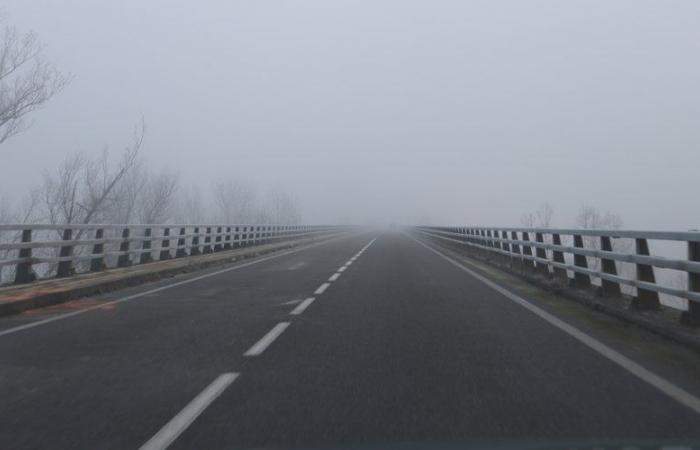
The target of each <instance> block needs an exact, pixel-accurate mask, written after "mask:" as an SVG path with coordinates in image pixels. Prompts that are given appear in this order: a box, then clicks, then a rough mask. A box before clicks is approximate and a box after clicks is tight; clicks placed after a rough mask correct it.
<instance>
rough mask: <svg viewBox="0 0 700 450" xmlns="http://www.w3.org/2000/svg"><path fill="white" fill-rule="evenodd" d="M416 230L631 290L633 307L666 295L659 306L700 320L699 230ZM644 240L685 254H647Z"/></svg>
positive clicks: (540, 269) (613, 292) (607, 288)
mask: <svg viewBox="0 0 700 450" xmlns="http://www.w3.org/2000/svg"><path fill="white" fill-rule="evenodd" d="M416 230H417V231H419V232H421V233H423V234H424V235H426V236H431V237H433V238H437V239H441V240H443V241H447V242H452V243H456V244H459V245H462V246H464V247H466V248H469V249H470V250H473V251H474V252H475V253H476V255H477V256H479V257H481V258H483V259H486V260H489V261H494V262H497V263H499V264H502V265H507V266H509V267H510V268H512V269H515V270H518V271H524V272H529V273H530V274H532V275H540V276H543V277H546V278H549V279H551V280H552V281H554V282H558V283H560V284H563V285H565V286H570V287H576V288H583V289H586V288H595V289H597V290H598V293H599V294H600V295H602V296H606V297H621V296H623V295H628V296H629V297H631V303H630V305H631V306H632V307H634V308H639V309H652V310H653V309H659V308H660V307H661V304H662V300H666V301H665V302H663V304H664V305H666V306H670V307H672V308H676V309H680V310H682V311H683V313H682V315H681V320H682V321H683V322H684V323H688V324H700V232H673V231H632V230H590V229H550V228H484V227H416ZM649 241H659V242H660V245H657V247H658V248H661V249H665V250H666V251H667V252H668V253H673V254H675V255H678V253H679V251H680V252H682V253H685V255H684V257H678V256H676V257H664V256H659V255H655V254H651V252H650V246H649ZM671 249H673V250H675V252H673V251H670V250H671ZM659 274H663V275H664V276H662V277H659V276H658V275H659ZM679 275H680V276H679ZM660 295H661V297H660ZM679 299H680V300H681V301H680V302H679V301H676V300H679Z"/></svg>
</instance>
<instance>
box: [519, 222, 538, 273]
mask: <svg viewBox="0 0 700 450" xmlns="http://www.w3.org/2000/svg"><path fill="white" fill-rule="evenodd" d="M522 233H523V242H529V241H530V233H528V232H527V231H523V232H522ZM526 256H532V246H530V245H527V244H523V269H525V268H527V269H528V270H530V271H534V270H535V265H534V264H533V261H532V260H531V259H527V258H526Z"/></svg>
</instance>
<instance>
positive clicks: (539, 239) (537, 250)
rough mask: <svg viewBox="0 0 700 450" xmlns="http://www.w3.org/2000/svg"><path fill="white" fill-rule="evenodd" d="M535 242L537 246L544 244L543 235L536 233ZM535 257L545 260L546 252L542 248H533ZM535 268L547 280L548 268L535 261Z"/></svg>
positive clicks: (544, 264)
mask: <svg viewBox="0 0 700 450" xmlns="http://www.w3.org/2000/svg"><path fill="white" fill-rule="evenodd" d="M535 241H536V242H537V243H539V244H544V235H543V234H542V233H540V232H536V233H535ZM535 256H537V257H538V258H541V259H547V250H545V249H543V248H542V247H535ZM535 268H536V269H537V271H538V272H539V273H541V274H542V275H544V276H545V277H548V278H549V266H548V265H547V264H546V263H543V262H539V261H535Z"/></svg>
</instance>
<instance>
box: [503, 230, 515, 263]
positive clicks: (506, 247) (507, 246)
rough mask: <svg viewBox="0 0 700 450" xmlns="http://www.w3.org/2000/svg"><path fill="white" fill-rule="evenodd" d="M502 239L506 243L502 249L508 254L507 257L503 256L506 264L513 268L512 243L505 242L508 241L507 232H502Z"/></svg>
mask: <svg viewBox="0 0 700 450" xmlns="http://www.w3.org/2000/svg"><path fill="white" fill-rule="evenodd" d="M501 239H503V240H504V241H503V242H501V249H502V250H503V251H504V252H507V253H508V254H507V255H503V258H504V259H505V262H506V264H507V265H508V267H513V254H512V253H511V251H510V243H508V242H505V240H507V239H508V232H507V231H501Z"/></svg>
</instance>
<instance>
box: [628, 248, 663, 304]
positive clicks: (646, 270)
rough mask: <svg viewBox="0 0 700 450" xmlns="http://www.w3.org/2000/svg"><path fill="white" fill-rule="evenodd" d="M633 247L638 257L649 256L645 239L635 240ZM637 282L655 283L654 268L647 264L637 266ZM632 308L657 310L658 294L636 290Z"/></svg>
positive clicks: (640, 289)
mask: <svg viewBox="0 0 700 450" xmlns="http://www.w3.org/2000/svg"><path fill="white" fill-rule="evenodd" d="M634 243H635V247H636V250H637V254H638V255H644V256H649V244H648V243H647V240H646V239H640V238H638V239H635V240H634ZM637 280H639V281H646V282H649V283H656V277H655V276H654V268H653V267H652V266H649V265H647V264H637ZM632 306H634V307H635V308H639V309H659V308H660V306H661V304H660V303H659V293H658V292H655V291H649V290H646V289H642V288H637V296H636V297H635V298H634V299H633V300H632Z"/></svg>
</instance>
